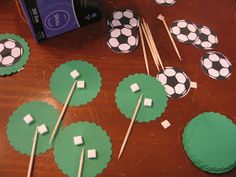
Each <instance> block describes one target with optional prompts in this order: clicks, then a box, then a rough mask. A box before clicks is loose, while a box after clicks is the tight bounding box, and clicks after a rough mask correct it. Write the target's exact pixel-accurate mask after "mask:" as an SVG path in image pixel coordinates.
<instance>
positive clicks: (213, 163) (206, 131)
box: [183, 112, 236, 174]
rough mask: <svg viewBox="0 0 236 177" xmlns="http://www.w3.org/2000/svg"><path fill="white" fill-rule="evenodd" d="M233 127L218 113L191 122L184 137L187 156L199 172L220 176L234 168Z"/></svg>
mask: <svg viewBox="0 0 236 177" xmlns="http://www.w3.org/2000/svg"><path fill="white" fill-rule="evenodd" d="M235 135H236V126H235V125H234V124H233V123H232V121H231V120H230V119H228V118H227V117H226V116H224V115H221V114H219V113H213V112H206V113H203V114H200V115H198V116H197V117H195V118H194V119H192V120H191V121H190V122H189V123H188V125H187V126H186V128H185V129H184V133H183V146H184V149H185V151H186V153H187V156H188V157H189V158H190V159H191V161H192V162H193V163H194V165H196V166H197V167H198V168H200V169H202V170H203V171H206V172H208V173H214V174H221V173H225V172H228V171H230V170H231V169H233V168H234V167H235V166H236V141H235Z"/></svg>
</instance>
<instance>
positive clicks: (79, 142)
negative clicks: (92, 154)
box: [73, 136, 83, 146]
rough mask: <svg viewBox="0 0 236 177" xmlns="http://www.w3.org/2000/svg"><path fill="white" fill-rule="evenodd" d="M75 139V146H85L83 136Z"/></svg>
mask: <svg viewBox="0 0 236 177" xmlns="http://www.w3.org/2000/svg"><path fill="white" fill-rule="evenodd" d="M73 139H74V144H75V145H76V146H78V145H81V144H83V138H82V136H75V137H74V138H73Z"/></svg>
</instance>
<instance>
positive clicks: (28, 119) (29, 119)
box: [23, 114, 34, 125]
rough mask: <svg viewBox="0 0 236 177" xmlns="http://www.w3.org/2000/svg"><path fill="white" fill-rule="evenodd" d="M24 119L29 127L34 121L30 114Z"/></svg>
mask: <svg viewBox="0 0 236 177" xmlns="http://www.w3.org/2000/svg"><path fill="white" fill-rule="evenodd" d="M23 119H24V121H25V123H26V124H28V125H29V124H31V123H32V122H33V121H34V119H33V117H32V116H31V115H30V114H27V115H26V116H25V117H24V118H23Z"/></svg>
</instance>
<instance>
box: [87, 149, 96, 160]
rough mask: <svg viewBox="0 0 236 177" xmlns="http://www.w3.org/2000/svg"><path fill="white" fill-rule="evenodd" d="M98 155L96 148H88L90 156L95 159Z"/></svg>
mask: <svg viewBox="0 0 236 177" xmlns="http://www.w3.org/2000/svg"><path fill="white" fill-rule="evenodd" d="M96 157H97V152H96V149H89V150H88V158H89V159H95V158H96Z"/></svg>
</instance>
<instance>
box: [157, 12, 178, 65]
mask: <svg viewBox="0 0 236 177" xmlns="http://www.w3.org/2000/svg"><path fill="white" fill-rule="evenodd" d="M157 18H158V19H159V20H161V21H162V22H163V24H164V26H165V28H166V31H167V33H168V35H169V38H170V40H171V43H172V45H173V47H174V48H175V52H176V54H177V55H178V57H179V59H180V60H182V58H181V56H180V54H179V50H178V48H177V46H176V43H175V41H174V39H173V37H172V35H171V34H170V30H169V28H168V26H167V23H166V21H165V17H164V16H163V15H162V14H160V15H158V17H157Z"/></svg>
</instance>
